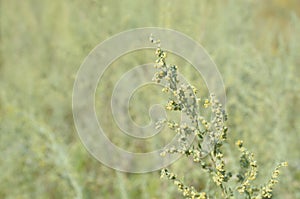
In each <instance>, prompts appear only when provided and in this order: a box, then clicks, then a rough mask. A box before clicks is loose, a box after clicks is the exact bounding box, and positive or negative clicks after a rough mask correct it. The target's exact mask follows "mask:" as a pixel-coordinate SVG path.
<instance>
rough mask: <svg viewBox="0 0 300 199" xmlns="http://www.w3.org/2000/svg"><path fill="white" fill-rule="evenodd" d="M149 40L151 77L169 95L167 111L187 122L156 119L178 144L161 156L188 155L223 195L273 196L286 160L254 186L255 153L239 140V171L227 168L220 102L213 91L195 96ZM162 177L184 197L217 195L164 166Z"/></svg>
mask: <svg viewBox="0 0 300 199" xmlns="http://www.w3.org/2000/svg"><path fill="white" fill-rule="evenodd" d="M150 40H151V42H152V43H154V44H156V45H157V48H156V52H155V54H156V56H157V60H156V64H155V68H156V69H157V72H156V73H155V75H154V78H153V79H154V81H155V82H157V83H162V84H164V88H163V89H162V91H163V92H165V93H168V94H169V101H168V103H167V104H166V107H165V108H166V109H167V110H168V111H180V112H181V113H182V114H185V115H186V116H187V117H188V119H189V121H187V122H181V123H177V122H175V121H169V120H167V119H165V120H161V121H159V122H157V128H160V127H161V126H162V125H163V124H167V126H168V127H169V128H170V129H171V130H173V131H175V132H176V133H178V134H179V139H178V143H177V145H176V146H172V147H170V148H166V149H165V151H164V152H163V153H162V154H161V155H162V156H165V155H166V154H167V153H169V154H175V153H177V154H183V155H185V156H186V157H188V158H190V159H191V160H192V161H193V162H194V163H195V169H198V167H200V168H201V169H202V170H204V171H206V172H207V173H208V174H209V176H210V177H211V178H212V180H213V182H214V184H215V187H216V188H218V189H219V191H220V195H221V196H222V197H223V198H226V199H227V198H245V199H265V198H272V192H273V188H274V186H275V184H276V183H277V182H278V176H279V173H280V171H279V170H280V168H281V167H284V166H287V162H282V163H280V164H278V165H277V166H276V168H275V169H274V171H273V173H272V175H271V177H270V179H269V180H268V181H267V182H266V183H265V184H262V185H255V184H254V183H253V182H254V180H255V179H256V177H257V174H258V165H257V162H256V160H255V159H254V154H253V153H251V152H250V151H248V150H247V148H245V147H244V145H243V141H242V140H238V141H237V142H236V146H237V149H238V150H239V152H240V157H239V171H238V172H237V173H233V172H231V171H228V170H227V168H226V161H225V157H224V153H223V151H224V150H223V149H222V146H223V144H224V142H226V139H227V131H228V128H227V127H226V125H225V121H226V120H227V115H226V113H225V110H224V108H223V106H222V104H221V103H220V102H219V101H218V99H217V98H216V97H215V96H214V95H213V94H212V95H210V97H209V98H208V99H205V100H204V101H202V100H201V99H200V98H198V97H197V95H196V93H197V90H196V88H195V87H194V86H191V85H189V84H187V83H183V82H182V81H180V80H179V77H178V69H177V66H175V65H168V64H167V63H166V57H167V53H166V52H164V51H163V50H162V49H161V47H160V41H159V40H154V39H153V38H152V37H151V38H150ZM202 109H210V111H211V114H212V116H211V119H205V117H204V116H202V115H201V114H200V111H201V110H202ZM191 136H195V138H196V139H195V140H194V142H193V143H192V144H189V140H190V138H191ZM161 178H167V179H169V180H171V181H173V183H174V184H175V185H176V186H177V187H178V190H179V191H180V192H181V193H182V195H183V196H184V197H185V198H189V199H196V198H197V199H209V198H216V197H220V196H217V195H214V196H212V195H209V193H206V192H203V191H201V190H196V188H194V187H193V186H189V185H187V184H185V183H184V182H183V181H182V180H181V179H179V178H178V177H177V175H175V174H174V173H172V172H170V171H169V170H168V169H167V168H165V169H162V170H161Z"/></svg>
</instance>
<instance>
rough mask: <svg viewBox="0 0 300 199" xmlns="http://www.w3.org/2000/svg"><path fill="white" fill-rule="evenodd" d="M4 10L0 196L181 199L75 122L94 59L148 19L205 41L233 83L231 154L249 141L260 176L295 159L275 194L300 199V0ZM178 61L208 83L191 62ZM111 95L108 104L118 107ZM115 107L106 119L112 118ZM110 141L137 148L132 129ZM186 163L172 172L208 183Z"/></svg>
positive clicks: (30, 4) (70, 4) (71, 4)
mask: <svg viewBox="0 0 300 199" xmlns="http://www.w3.org/2000/svg"><path fill="white" fill-rule="evenodd" d="M0 6H1V11H0V17H1V18H0V20H1V21H0V22H1V32H0V39H1V40H0V46H1V54H0V86H1V87H0V88H1V90H0V150H1V156H0V198H5V199H6V198H7V199H9V198H18V199H19V198H20V199H23V198H24V199H25V198H26V199H27V198H120V199H131V198H143V199H160V198H163V199H168V198H180V195H179V194H178V193H177V190H176V188H175V187H174V186H172V185H171V184H169V182H166V181H163V180H160V179H159V172H152V173H148V174H126V173H120V172H116V171H114V170H112V169H110V168H108V167H106V166H104V165H102V164H100V163H99V162H98V161H97V160H95V159H94V158H93V157H92V156H91V155H90V154H89V153H88V152H87V151H86V150H85V148H84V147H83V145H82V143H81V142H80V139H79V137H78V136H77V132H76V130H75V127H74V123H73V116H72V89H73V83H74V80H75V77H76V72H77V70H78V69H79V66H80V64H81V63H82V61H83V60H84V58H85V57H86V56H87V54H88V53H89V52H90V51H91V49H93V48H94V47H95V46H96V45H97V44H98V43H100V42H101V41H103V40H105V39H108V38H109V37H110V36H112V35H114V34H117V33H119V32H122V31H124V30H128V29H132V28H138V27H146V26H159V27H164V28H171V29H175V30H178V31H180V32H183V33H185V34H187V35H189V36H190V37H192V38H193V39H194V40H196V41H198V42H199V43H200V44H202V45H203V47H204V48H205V49H206V50H207V51H208V53H209V54H210V55H211V57H212V58H213V60H214V61H215V63H216V64H217V66H218V68H219V71H220V73H221V74H222V77H223V80H224V83H225V86H226V92H227V105H226V108H227V111H228V115H229V120H228V126H229V129H230V132H229V141H228V144H227V145H226V147H227V149H228V150H227V151H228V155H229V157H230V158H234V156H235V155H236V154H237V151H236V150H235V149H234V146H233V145H234V142H235V141H236V140H237V139H239V138H240V139H243V140H244V142H245V145H246V146H247V148H249V150H251V151H253V152H254V153H255V154H256V157H257V159H258V162H259V165H260V173H259V177H258V181H259V182H260V181H263V180H265V178H266V177H269V176H270V175H271V171H272V169H273V167H274V166H275V165H276V163H277V162H280V161H284V160H286V161H288V162H289V167H288V168H287V169H285V170H283V172H282V175H281V176H280V182H279V184H278V185H277V186H276V189H275V192H274V199H275V198H276V199H279V198H286V199H297V198H300V150H299V141H300V114H299V113H300V78H299V77H300V56H299V52H300V42H299V41H300V3H299V1H298V0H273V1H272V0H265V1H260V0H253V1H250V0H245V1H237V0H224V1H215V0H212V1H208V0H203V1H196V0H187V1H179V0H173V1H171V0H165V1H157V0H153V1H150V0H146V1H138V0H131V1H129V0H125V1H111V0H87V1H80V0H73V1H71V0H63V1H60V0H51V1H50V0H45V1H35V0H25V1H17V0H10V1H8V0H2V1H1V4H0ZM147 53H148V52H147ZM151 53H152V52H150V58H151ZM143 57H144V56H140V57H133V58H132V60H128V63H129V64H128V65H130V64H133V65H132V66H135V65H134V64H136V63H143ZM145 57H147V60H146V61H147V62H148V61H149V60H148V58H149V56H145ZM154 60H155V57H154V54H153V61H154ZM174 60H176V59H174ZM147 62H146V63H147ZM174 64H178V63H174ZM178 66H179V70H182V71H183V73H184V74H185V75H186V76H187V77H188V78H190V80H191V82H193V83H194V84H196V85H195V86H199V87H201V85H199V82H201V80H200V79H199V77H195V76H194V75H193V74H194V73H193V72H192V69H187V68H185V67H182V68H180V67H181V66H180V65H179V64H178ZM112 67H113V66H112ZM126 70H127V68H124V67H123V68H122V67H119V70H118V68H117V67H115V68H113V69H112V71H107V75H109V77H110V78H108V81H107V82H104V83H103V84H102V85H104V86H106V88H112V86H113V84H114V83H115V82H116V80H118V77H120V75H122V73H124V72H126ZM106 90H108V92H107V93H105V92H104V93H103V95H104V97H103V96H102V97H103V98H99V100H98V101H97V107H99V109H101V107H102V108H103V107H107V106H106V104H107V103H109V101H108V100H109V94H110V93H109V92H110V91H109V89H106ZM101 91H105V89H103V88H99V90H98V92H101ZM143 92H148V91H147V90H146V91H141V92H140V93H138V94H139V95H137V96H136V97H135V98H134V99H133V100H135V101H134V103H133V104H134V106H133V108H132V109H133V113H132V114H136V115H137V116H136V117H137V118H139V120H140V121H137V122H143V121H147V117H148V112H147V106H145V104H146V105H147V104H151V100H153V98H145V97H143V96H144V95H143ZM153 92H154V91H153ZM161 95H163V94H162V93H161ZM107 111H108V110H105V109H104V110H102V112H101V110H100V113H99V114H100V115H103V114H107V115H104V117H103V118H106V119H107V118H110V117H106V116H111V113H109V112H107ZM146 116H147V117H146ZM100 117H101V116H100ZM112 122H113V121H106V122H105V124H106V128H107V131H113V130H115V129H116V128H117V127H116V126H114V125H112ZM166 136H169V135H166ZM111 139H112V140H113V141H114V142H116V143H118V144H120V145H121V146H122V147H126V143H125V144H124V139H125V138H123V137H122V136H118V135H116V136H113V137H112V138H111ZM127 141H128V140H126V142H127ZM128 142H130V141H128ZM139 146H140V145H139V143H137V144H136V145H134V146H131V147H132V149H133V150H134V149H135V148H138V147H139ZM230 158H229V161H230ZM186 161H187V160H186V159H185V158H182V159H181V160H180V161H178V162H176V163H175V164H174V165H172V169H173V170H175V171H176V172H177V173H178V174H179V176H181V177H182V176H183V175H184V176H185V180H186V181H187V182H191V183H192V184H194V185H195V187H196V188H198V189H204V190H205V189H209V186H211V183H210V182H209V181H208V178H207V176H206V175H205V174H204V173H202V172H201V171H200V170H199V169H197V168H196V169H194V170H191V168H193V167H192V166H191V165H189V164H186ZM206 185H208V186H206ZM205 186H206V187H205Z"/></svg>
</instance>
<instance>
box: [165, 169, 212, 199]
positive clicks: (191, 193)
mask: <svg viewBox="0 0 300 199" xmlns="http://www.w3.org/2000/svg"><path fill="white" fill-rule="evenodd" d="M160 177H161V178H164V177H166V178H168V179H169V180H172V181H173V183H174V185H176V186H177V187H178V191H179V192H181V193H182V195H183V196H184V197H185V198H188V199H208V197H207V194H206V193H205V192H198V191H196V189H195V188H194V187H193V186H186V185H184V184H183V183H182V181H181V180H179V179H178V178H177V176H176V175H175V174H174V173H171V172H169V170H168V169H163V170H161V175H160Z"/></svg>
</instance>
